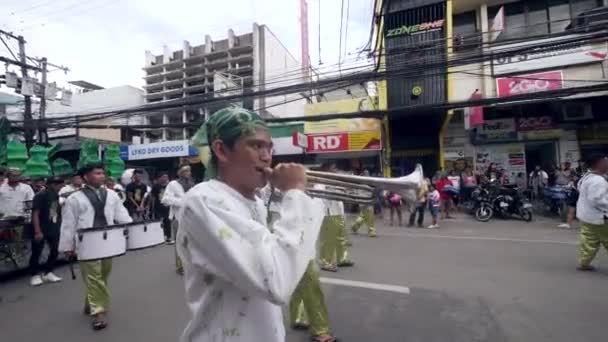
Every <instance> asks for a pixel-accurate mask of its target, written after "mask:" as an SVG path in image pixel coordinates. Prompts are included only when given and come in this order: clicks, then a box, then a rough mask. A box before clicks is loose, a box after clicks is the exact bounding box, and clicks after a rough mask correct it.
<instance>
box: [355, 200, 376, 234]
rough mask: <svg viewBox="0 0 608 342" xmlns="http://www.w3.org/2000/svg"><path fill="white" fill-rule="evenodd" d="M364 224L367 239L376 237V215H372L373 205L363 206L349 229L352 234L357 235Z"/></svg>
mask: <svg viewBox="0 0 608 342" xmlns="http://www.w3.org/2000/svg"><path fill="white" fill-rule="evenodd" d="M363 224H365V225H366V226H367V235H368V236H369V237H376V236H377V235H376V215H375V214H374V206H373V205H365V206H364V207H363V209H362V210H361V213H360V214H359V217H357V220H355V223H354V224H353V226H352V227H351V230H352V231H353V233H355V234H357V233H358V232H359V229H360V228H361V226H362V225H363Z"/></svg>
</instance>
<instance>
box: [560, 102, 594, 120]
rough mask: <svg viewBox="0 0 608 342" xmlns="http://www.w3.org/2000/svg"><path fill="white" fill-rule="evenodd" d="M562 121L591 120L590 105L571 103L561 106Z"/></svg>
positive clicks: (586, 103)
mask: <svg viewBox="0 0 608 342" xmlns="http://www.w3.org/2000/svg"><path fill="white" fill-rule="evenodd" d="M562 116H563V119H564V121H580V120H589V119H593V111H592V110H591V104H590V103H588V102H571V103H564V104H563V105H562Z"/></svg>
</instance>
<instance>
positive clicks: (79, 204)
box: [59, 189, 133, 252]
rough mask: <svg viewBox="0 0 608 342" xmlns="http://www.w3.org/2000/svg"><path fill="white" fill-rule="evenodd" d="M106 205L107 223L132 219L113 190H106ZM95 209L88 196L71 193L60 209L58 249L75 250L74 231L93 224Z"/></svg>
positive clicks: (80, 193) (61, 250)
mask: <svg viewBox="0 0 608 342" xmlns="http://www.w3.org/2000/svg"><path fill="white" fill-rule="evenodd" d="M107 192H108V196H107V197H106V205H105V207H104V213H105V216H106V221H107V222H108V225H114V224H120V223H129V222H131V221H133V220H132V219H131V216H129V212H127V209H126V208H125V206H124V205H123V204H122V201H121V200H120V198H119V197H118V195H117V194H116V192H114V191H113V190H109V189H108V190H107ZM94 218H95V209H93V205H91V201H89V198H88V197H87V196H86V195H85V194H84V193H83V192H82V191H78V192H75V193H73V194H71V195H70V196H69V197H68V199H67V200H66V201H65V205H64V206H63V210H62V211H61V236H60V238H59V251H60V252H67V251H74V250H76V239H75V237H76V231H77V230H78V229H87V228H91V227H92V226H93V220H94Z"/></svg>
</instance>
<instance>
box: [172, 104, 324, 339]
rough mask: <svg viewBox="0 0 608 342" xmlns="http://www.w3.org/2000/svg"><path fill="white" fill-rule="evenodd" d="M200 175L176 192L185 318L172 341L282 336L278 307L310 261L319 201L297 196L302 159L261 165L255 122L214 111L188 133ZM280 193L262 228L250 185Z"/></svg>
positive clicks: (240, 113)
mask: <svg viewBox="0 0 608 342" xmlns="http://www.w3.org/2000/svg"><path fill="white" fill-rule="evenodd" d="M194 144H195V145H197V146H199V154H200V156H201V160H202V161H203V163H204V164H205V166H206V178H207V179H208V180H207V181H205V182H203V183H201V184H199V185H196V186H195V187H193V188H192V189H191V190H190V191H189V192H188V193H187V194H186V196H185V200H184V206H183V208H182V210H181V212H180V214H179V221H180V229H179V231H178V234H177V241H176V244H177V249H178V254H179V255H180V257H181V259H182V261H183V266H184V272H185V274H184V280H185V287H186V299H187V302H188V308H189V311H190V314H191V319H190V321H189V323H188V324H187V326H186V329H185V331H184V332H183V334H182V337H181V341H184V342H185V341H189V342H199V341H200V342H202V341H214V340H218V341H219V340H228V339H229V340H230V341H264V342H272V341H276V342H279V341H284V340H285V329H284V326H283V317H282V312H281V307H280V305H284V304H286V303H287V302H288V301H289V298H290V297H291V295H292V293H293V292H294V290H295V288H296V286H297V285H298V283H299V282H300V279H301V278H302V275H303V274H304V271H305V270H306V268H307V267H308V265H309V262H310V260H312V259H313V258H314V256H315V243H316V240H317V236H318V233H319V228H320V225H321V219H322V217H323V215H322V204H321V202H320V201H319V200H313V199H312V198H310V197H309V196H308V195H306V193H305V189H306V184H307V181H306V173H305V169H304V167H303V166H302V165H298V164H279V165H278V166H277V167H275V168H274V169H271V168H270V165H271V161H272V140H271V138H270V135H269V133H268V129H267V127H266V124H265V123H264V121H263V120H262V119H261V118H260V117H259V116H258V115H257V114H256V113H254V112H251V111H248V110H246V109H243V108H227V109H222V110H220V111H218V112H216V113H214V114H213V115H212V116H211V117H210V119H209V120H208V121H207V122H206V123H205V124H203V126H202V127H201V129H200V130H199V131H198V132H197V134H196V135H195V137H194ZM268 181H270V182H271V183H272V184H273V185H274V186H275V187H276V188H277V189H279V190H280V191H281V192H282V193H283V203H282V205H281V209H280V217H279V219H278V220H277V221H276V222H275V223H274V224H273V225H272V227H271V228H272V229H271V230H269V229H268V228H267V225H266V222H267V220H266V209H265V207H264V203H263V202H262V201H261V200H260V199H259V198H257V197H256V189H258V188H261V187H263V186H264V185H265V184H266V183H267V182H268Z"/></svg>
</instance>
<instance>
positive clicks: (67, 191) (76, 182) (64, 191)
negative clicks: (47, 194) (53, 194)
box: [59, 173, 83, 205]
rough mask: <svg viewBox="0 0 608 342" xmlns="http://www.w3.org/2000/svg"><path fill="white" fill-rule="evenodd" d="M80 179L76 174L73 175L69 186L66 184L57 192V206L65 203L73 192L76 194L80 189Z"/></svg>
mask: <svg viewBox="0 0 608 342" xmlns="http://www.w3.org/2000/svg"><path fill="white" fill-rule="evenodd" d="M82 186H83V184H82V177H80V175H79V174H78V173H75V174H74V175H73V176H72V179H71V182H70V184H66V185H65V186H64V187H63V188H61V190H59V205H63V204H64V203H65V200H66V198H68V197H69V196H70V195H71V194H72V193H73V192H76V191H78V190H80V189H82Z"/></svg>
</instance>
